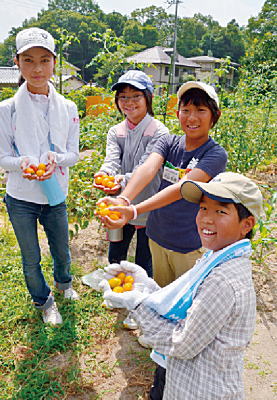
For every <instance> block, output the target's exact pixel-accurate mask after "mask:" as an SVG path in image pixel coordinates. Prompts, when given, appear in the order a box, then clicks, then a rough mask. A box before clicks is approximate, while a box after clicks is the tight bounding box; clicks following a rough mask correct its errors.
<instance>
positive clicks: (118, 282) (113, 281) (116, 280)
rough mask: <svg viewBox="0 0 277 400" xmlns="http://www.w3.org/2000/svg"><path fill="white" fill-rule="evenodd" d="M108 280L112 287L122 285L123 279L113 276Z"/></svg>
mask: <svg viewBox="0 0 277 400" xmlns="http://www.w3.org/2000/svg"><path fill="white" fill-rule="evenodd" d="M108 282H109V285H110V287H111V288H112V289H113V288H115V287H116V286H120V285H121V279H119V278H111V279H109V281H108Z"/></svg>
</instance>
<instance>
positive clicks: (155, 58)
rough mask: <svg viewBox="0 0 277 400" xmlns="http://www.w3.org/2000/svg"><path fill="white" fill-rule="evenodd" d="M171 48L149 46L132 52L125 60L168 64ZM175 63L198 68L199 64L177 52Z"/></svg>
mask: <svg viewBox="0 0 277 400" xmlns="http://www.w3.org/2000/svg"><path fill="white" fill-rule="evenodd" d="M172 51H173V50H172V49H168V48H165V47H161V46H155V47H151V48H150V49H146V50H143V51H141V52H140V53H137V54H134V55H133V56H130V57H128V58H127V60H128V61H129V60H132V61H136V62H137V63H145V64H166V65H170V63H171V58H170V56H169V55H168V54H170V53H172ZM175 65H179V66H186V67H192V68H199V67H200V65H197V64H196V63H195V62H193V61H191V60H189V59H188V58H185V57H183V56H181V55H180V54H177V60H176V63H175Z"/></svg>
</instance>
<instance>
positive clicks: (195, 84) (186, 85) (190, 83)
mask: <svg viewBox="0 0 277 400" xmlns="http://www.w3.org/2000/svg"><path fill="white" fill-rule="evenodd" d="M192 88H197V89H202V90H204V92H206V93H207V95H208V96H209V97H210V98H211V99H213V100H214V101H215V102H216V104H217V107H219V99H218V96H217V94H216V91H215V90H214V88H213V86H211V85H208V84H207V83H204V82H199V81H188V82H186V83H184V84H183V85H182V86H181V87H180V88H179V90H178V92H177V97H178V102H180V100H181V97H182V95H183V94H184V93H185V92H186V91H188V90H189V89H192Z"/></svg>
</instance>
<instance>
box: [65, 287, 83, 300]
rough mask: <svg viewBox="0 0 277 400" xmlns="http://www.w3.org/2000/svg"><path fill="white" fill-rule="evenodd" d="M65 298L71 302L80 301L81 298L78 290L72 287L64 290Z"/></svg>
mask: <svg viewBox="0 0 277 400" xmlns="http://www.w3.org/2000/svg"><path fill="white" fill-rule="evenodd" d="M64 298H65V299H70V300H79V299H80V296H79V295H78V293H77V292H76V290H74V289H72V287H70V288H68V289H65V290H64Z"/></svg>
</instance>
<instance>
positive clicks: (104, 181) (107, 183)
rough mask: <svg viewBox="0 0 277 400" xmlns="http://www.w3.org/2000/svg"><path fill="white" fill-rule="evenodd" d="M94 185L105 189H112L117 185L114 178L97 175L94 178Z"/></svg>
mask: <svg viewBox="0 0 277 400" xmlns="http://www.w3.org/2000/svg"><path fill="white" fill-rule="evenodd" d="M94 184H95V185H96V186H103V188H106V189H113V188H114V187H115V186H116V185H117V182H116V181H115V177H114V176H110V175H98V176H96V177H95V178H94Z"/></svg>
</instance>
